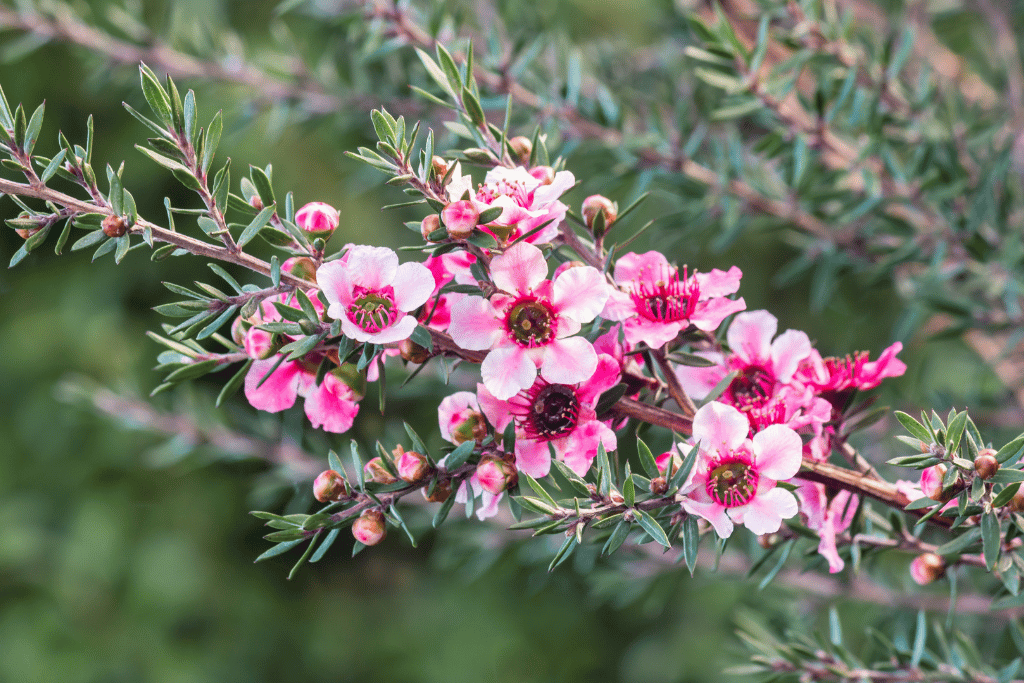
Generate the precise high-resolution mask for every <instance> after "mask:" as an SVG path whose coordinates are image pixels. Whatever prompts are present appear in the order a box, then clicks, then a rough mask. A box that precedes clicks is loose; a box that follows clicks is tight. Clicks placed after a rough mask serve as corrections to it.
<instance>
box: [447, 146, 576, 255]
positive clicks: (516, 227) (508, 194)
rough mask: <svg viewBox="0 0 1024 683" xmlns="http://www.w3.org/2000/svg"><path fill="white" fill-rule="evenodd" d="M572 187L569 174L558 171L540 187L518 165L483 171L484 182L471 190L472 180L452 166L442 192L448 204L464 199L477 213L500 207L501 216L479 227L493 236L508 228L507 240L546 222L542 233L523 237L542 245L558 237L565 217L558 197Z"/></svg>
mask: <svg viewBox="0 0 1024 683" xmlns="http://www.w3.org/2000/svg"><path fill="white" fill-rule="evenodd" d="M575 184H576V178H575V177H573V174H572V173H570V172H569V171H559V172H558V173H556V174H554V178H553V179H552V180H551V182H550V183H547V184H544V183H542V181H541V180H539V179H537V178H536V177H534V176H533V175H531V174H530V172H529V171H528V170H527V169H525V168H523V167H522V166H517V167H516V168H505V167H503V166H497V167H495V168H492V169H491V170H490V171H488V172H487V175H486V176H485V177H484V182H483V183H482V184H481V185H480V186H479V187H477V189H475V190H474V189H473V179H472V178H471V177H470V176H468V175H465V176H464V175H462V167H461V165H460V164H458V163H456V165H455V170H454V171H452V175H451V179H450V180H449V183H448V185H447V187H446V188H445V189H446V191H447V193H448V201H449V202H457V201H460V200H463V199H465V198H467V197H468V201H471V202H472V203H473V206H474V207H476V209H477V212H478V214H479V213H483V212H484V211H486V210H487V209H490V208H492V207H496V206H498V207H501V214H500V215H499V216H498V217H497V218H496V219H494V220H493V221H491V222H490V223H488V224H486V225H482V226H480V227H481V228H482V229H483V230H484V231H486V232H489V233H490V234H492V235H495V236H497V235H496V233H495V230H494V229H496V228H502V230H501V232H502V233H505V232H508V231H509V229H511V232H509V234H508V235H507V237H505V239H506V240H508V241H512V240H515V239H516V238H518V237H520V236H522V235H524V234H526V233H528V232H530V231H531V230H533V229H535V228H537V227H539V226H541V225H543V224H544V223H548V222H549V221H550V223H549V224H548V225H547V226H546V227H545V228H544V229H543V230H540V231H539V232H538V233H537V234H535V235H531V236H530V237H528V238H526V241H528V242H531V243H533V244H545V243H547V242H550V241H551V240H553V239H554V238H555V236H556V235H558V225H559V223H561V222H562V220H563V219H564V218H565V212H566V209H567V207H566V206H565V204H563V203H562V202H560V201H558V198H559V197H561V196H562V194H564V193H565V192H566V191H567V190H569V189H570V188H572V186H573V185H575ZM499 241H501V240H500V239H499Z"/></svg>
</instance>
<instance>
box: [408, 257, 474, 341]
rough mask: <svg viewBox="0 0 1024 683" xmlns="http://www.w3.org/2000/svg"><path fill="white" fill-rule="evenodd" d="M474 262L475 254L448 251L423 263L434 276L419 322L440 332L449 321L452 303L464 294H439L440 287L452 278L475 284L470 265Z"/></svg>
mask: <svg viewBox="0 0 1024 683" xmlns="http://www.w3.org/2000/svg"><path fill="white" fill-rule="evenodd" d="M474 263H476V256H473V255H472V254H470V253H468V252H465V251H450V252H448V253H447V254H442V255H441V256H431V257H430V258H428V259H427V260H426V261H424V262H423V265H424V266H426V267H427V269H428V270H429V271H430V273H431V274H432V275H433V276H434V291H433V292H432V293H431V295H430V298H429V299H428V300H427V305H426V306H424V307H423V312H422V314H421V315H420V318H419V320H420V323H422V324H423V325H426V326H427V327H432V328H434V329H435V330H440V331H442V332H444V331H446V330H447V329H448V325H449V324H450V323H451V309H452V304H454V303H455V302H456V301H458V300H459V299H461V298H462V297H464V296H466V295H465V294H458V293H455V292H448V293H446V294H441V288H442V287H444V286H445V285H446V284H448V283H449V282H452V281H453V280H454V281H455V282H457V283H458V284H460V285H476V278H475V277H473V274H472V272H471V271H470V267H471V266H472V265H473V264H474Z"/></svg>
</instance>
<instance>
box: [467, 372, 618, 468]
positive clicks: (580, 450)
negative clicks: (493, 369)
mask: <svg viewBox="0 0 1024 683" xmlns="http://www.w3.org/2000/svg"><path fill="white" fill-rule="evenodd" d="M618 381H619V368H618V363H616V362H615V359H614V358H612V357H611V356H606V355H603V354H602V355H600V356H598V363H597V368H596V370H595V371H594V373H593V375H592V376H591V377H590V378H589V379H587V380H586V381H585V382H582V383H579V384H552V383H550V382H548V381H546V380H545V379H543V378H537V381H536V382H535V383H534V384H533V386H531V387H530V388H528V389H526V390H524V391H521V392H519V393H518V394H516V395H515V396H513V397H512V398H510V399H508V400H500V399H497V398H495V397H494V396H493V394H492V393H491V392H490V391H488V389H487V387H486V386H484V385H483V384H479V385H477V396H478V398H479V400H480V407H481V408H483V411H484V415H486V416H487V419H488V421H489V422H490V423H491V424H492V425H494V428H495V429H496V430H497V431H498V432H502V431H504V429H505V427H507V426H508V424H509V422H513V421H514V422H515V426H516V467H518V468H519V469H520V470H522V471H524V472H526V473H527V474H529V475H530V476H531V477H543V476H545V475H547V473H548V471H549V470H550V469H551V452H550V450H549V446H550V447H553V448H554V450H555V454H556V455H557V457H558V459H559V460H562V461H563V462H565V464H566V465H568V466H569V467H570V469H572V471H573V472H576V473H577V474H579V475H581V476H582V475H584V474H586V472H587V470H589V469H590V465H591V463H593V461H594V458H595V457H596V456H597V446H598V444H603V445H604V448H605V450H606V451H612V450H614V449H615V447H616V438H615V432H613V431H612V430H611V429H609V427H608V426H607V425H606V424H604V423H603V422H601V421H600V420H598V419H597V413H596V412H595V411H594V408H595V407H596V405H597V400H598V398H599V397H600V396H601V394H602V393H604V392H605V391H607V390H608V389H610V388H611V387H613V386H615V384H617V383H618Z"/></svg>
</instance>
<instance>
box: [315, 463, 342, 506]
mask: <svg viewBox="0 0 1024 683" xmlns="http://www.w3.org/2000/svg"><path fill="white" fill-rule="evenodd" d="M347 495H348V484H346V483H345V477H343V476H341V475H340V474H338V473H337V472H335V471H334V470H325V471H323V472H321V473H320V474H319V475H318V476H317V478H316V480H315V481H314V482H313V496H314V497H315V498H316V499H317V500H318V501H320V502H321V503H327V502H331V501H338V500H341V499H342V498H344V497H345V496H347Z"/></svg>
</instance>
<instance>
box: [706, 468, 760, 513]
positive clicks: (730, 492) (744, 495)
mask: <svg viewBox="0 0 1024 683" xmlns="http://www.w3.org/2000/svg"><path fill="white" fill-rule="evenodd" d="M757 481H758V474H757V471H756V470H755V469H754V468H753V467H752V466H751V465H750V463H748V462H746V461H745V460H743V459H741V458H736V457H728V458H724V459H721V460H716V461H715V462H713V463H712V464H711V471H710V472H709V473H708V483H707V485H706V488H705V490H706V491H707V493H708V495H709V496H711V499H712V500H713V501H715V502H716V503H718V504H719V505H724V506H725V507H727V508H732V507H738V506H740V505H746V504H747V503H749V502H750V499H751V498H753V497H754V494H755V493H756V492H757Z"/></svg>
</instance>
